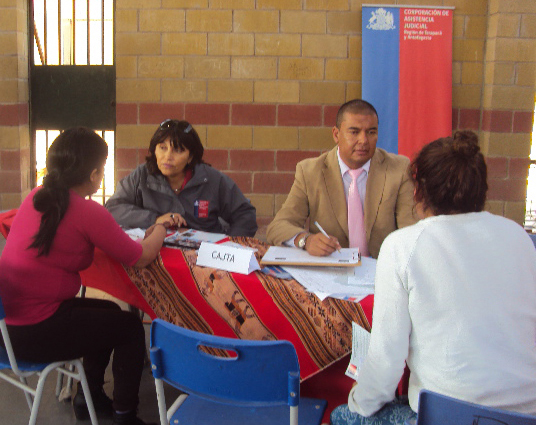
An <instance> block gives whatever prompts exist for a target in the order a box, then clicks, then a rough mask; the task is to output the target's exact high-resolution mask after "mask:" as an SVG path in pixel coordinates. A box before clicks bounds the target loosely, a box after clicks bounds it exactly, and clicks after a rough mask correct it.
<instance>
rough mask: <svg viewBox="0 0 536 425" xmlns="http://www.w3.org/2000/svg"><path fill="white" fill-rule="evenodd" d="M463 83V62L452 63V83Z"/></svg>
mask: <svg viewBox="0 0 536 425" xmlns="http://www.w3.org/2000/svg"><path fill="white" fill-rule="evenodd" d="M461 83H462V64H461V62H453V63H452V84H461Z"/></svg>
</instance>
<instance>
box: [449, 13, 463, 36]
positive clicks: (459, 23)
mask: <svg viewBox="0 0 536 425" xmlns="http://www.w3.org/2000/svg"><path fill="white" fill-rule="evenodd" d="M465 18H466V16H463V15H461V16H458V15H454V16H453V18H452V37H453V38H464V31H465Z"/></svg>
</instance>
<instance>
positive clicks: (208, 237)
mask: <svg viewBox="0 0 536 425" xmlns="http://www.w3.org/2000/svg"><path fill="white" fill-rule="evenodd" d="M225 238H226V235H225V234H223V233H209V232H203V231H201V230H194V229H189V230H186V231H185V232H179V231H177V232H175V233H173V234H172V235H169V236H167V237H166V238H165V239H164V242H165V243H168V244H177V245H180V242H181V241H187V242H191V243H198V245H200V244H201V242H212V243H215V242H219V241H221V240H222V239H225Z"/></svg>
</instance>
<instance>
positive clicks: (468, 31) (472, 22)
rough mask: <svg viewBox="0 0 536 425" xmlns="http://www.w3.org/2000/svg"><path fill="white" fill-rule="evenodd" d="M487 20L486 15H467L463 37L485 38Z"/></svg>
mask: <svg viewBox="0 0 536 425" xmlns="http://www.w3.org/2000/svg"><path fill="white" fill-rule="evenodd" d="M487 25H488V20H487V17H486V16H476V15H472V16H467V19H466V20H465V37H467V38H485V37H486V29H487Z"/></svg>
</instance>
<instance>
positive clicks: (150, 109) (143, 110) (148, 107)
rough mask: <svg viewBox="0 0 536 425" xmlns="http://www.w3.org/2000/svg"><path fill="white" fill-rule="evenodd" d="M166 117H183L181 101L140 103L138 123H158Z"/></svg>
mask: <svg viewBox="0 0 536 425" xmlns="http://www.w3.org/2000/svg"><path fill="white" fill-rule="evenodd" d="M168 118H173V119H176V120H183V119H184V104H182V103H142V104H141V105H140V124H160V123H161V122H162V121H164V120H167V119H168Z"/></svg>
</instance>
